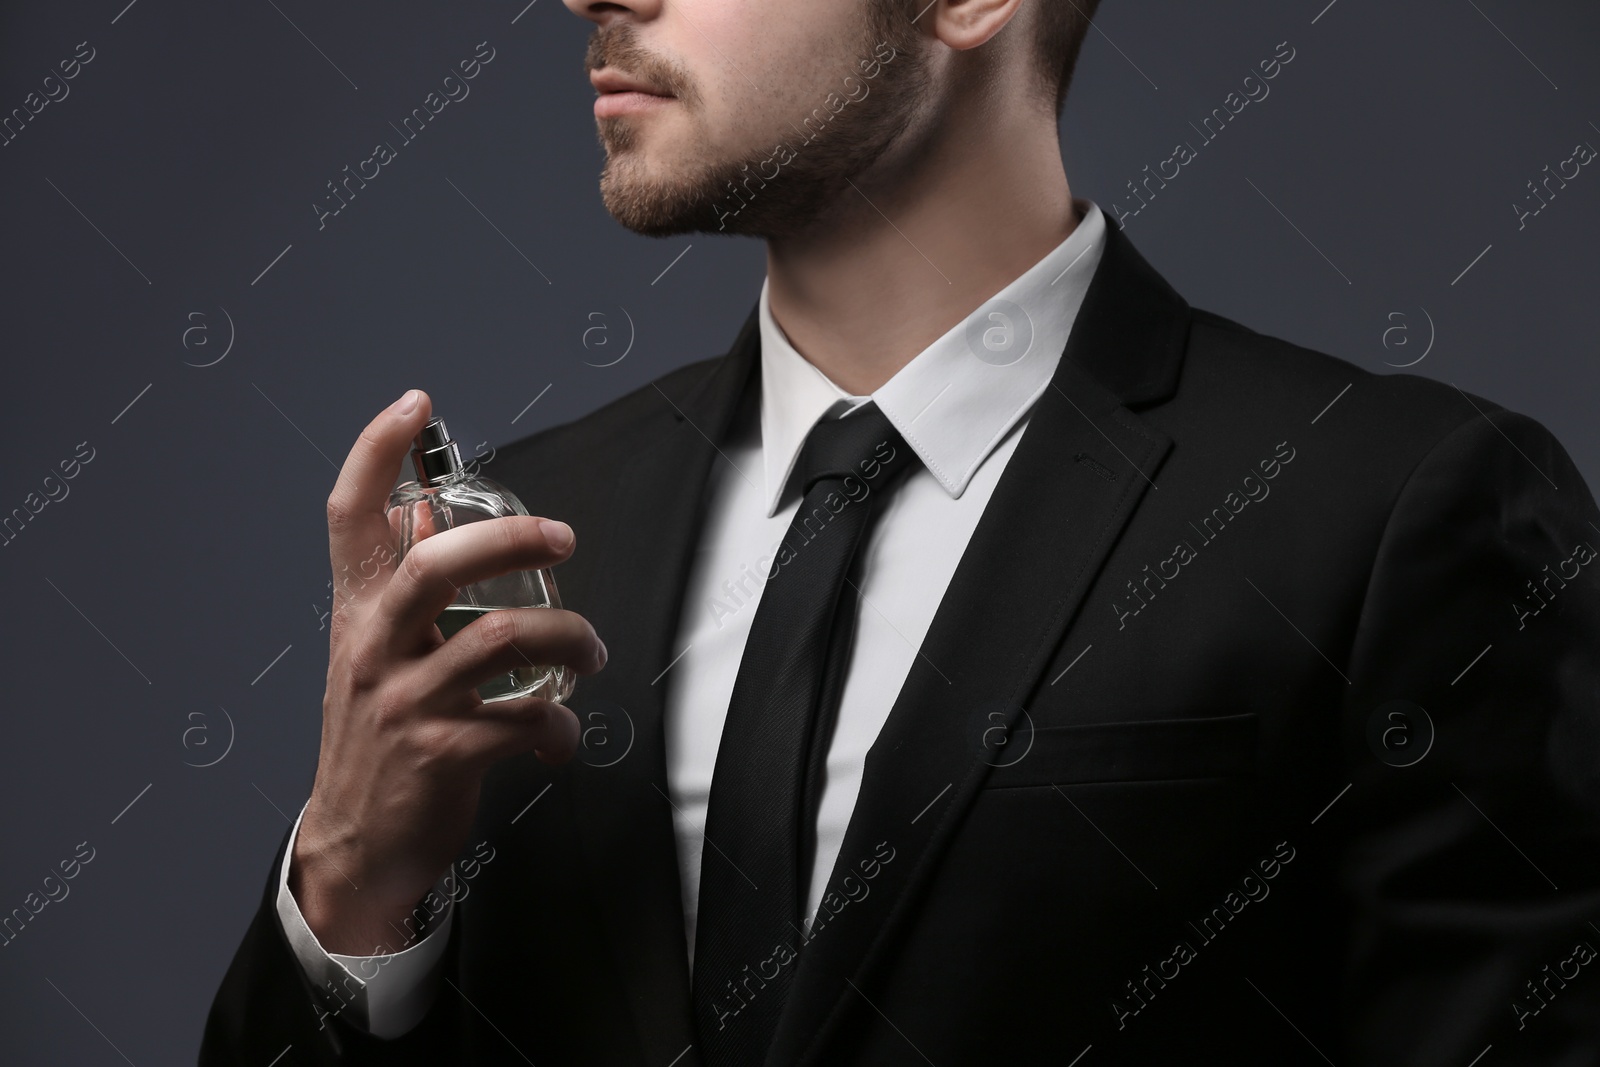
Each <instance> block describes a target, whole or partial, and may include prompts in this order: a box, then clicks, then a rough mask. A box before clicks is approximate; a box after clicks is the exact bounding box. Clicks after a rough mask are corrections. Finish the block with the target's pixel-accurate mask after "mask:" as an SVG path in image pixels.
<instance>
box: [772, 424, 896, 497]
mask: <svg viewBox="0 0 1600 1067" xmlns="http://www.w3.org/2000/svg"><path fill="white" fill-rule="evenodd" d="M915 458H916V453H915V452H913V451H912V450H911V447H910V446H909V445H907V444H906V442H905V439H904V438H902V437H901V436H900V431H899V430H896V429H895V428H894V424H893V423H891V422H890V421H889V417H888V416H887V415H885V414H884V413H883V412H882V411H881V410H880V409H879V407H878V405H877V404H876V403H874V402H873V401H870V400H869V401H867V402H866V403H865V404H862V405H861V406H860V407H858V408H856V409H855V410H854V411H851V412H849V413H848V414H846V415H844V416H843V417H841V418H836V419H825V420H823V421H821V422H818V423H817V424H816V425H815V426H813V427H812V428H811V432H810V433H809V434H807V435H806V443H805V447H804V448H803V449H802V450H801V452H800V462H799V464H798V466H799V468H800V478H801V490H800V491H801V493H802V495H808V494H810V492H811V489H812V487H813V486H815V485H816V484H817V483H818V482H821V481H824V480H827V479H832V480H834V481H838V482H841V483H845V484H844V490H845V495H846V496H849V497H850V498H851V499H854V498H855V496H856V495H857V494H858V493H860V492H861V491H863V490H861V489H858V488H857V485H856V484H855V483H859V485H860V486H863V487H865V489H866V491H870V490H871V489H876V488H882V487H883V486H884V485H886V484H888V483H889V482H890V480H891V479H893V477H894V475H895V474H896V473H898V472H899V471H901V470H902V469H904V468H905V467H906V466H907V465H909V464H910V463H911V461H912V460H914V459H915ZM850 479H854V482H853V483H852V482H850V481H849V480H850Z"/></svg>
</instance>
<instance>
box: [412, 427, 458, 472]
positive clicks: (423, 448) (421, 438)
mask: <svg viewBox="0 0 1600 1067" xmlns="http://www.w3.org/2000/svg"><path fill="white" fill-rule="evenodd" d="M412 446H413V447H412V449H411V465H412V467H414V468H415V469H416V472H417V481H418V482H419V483H420V484H422V485H433V484H434V483H436V482H437V481H438V480H439V479H441V478H445V477H448V476H449V475H452V474H457V473H459V472H460V471H461V448H460V446H459V445H457V444H456V443H455V442H454V441H452V440H451V439H450V431H449V430H447V429H445V425H444V420H443V419H441V418H439V416H437V415H435V416H434V417H433V418H431V419H429V420H428V424H427V425H426V426H424V427H423V428H422V430H421V432H419V433H418V434H417V436H416V440H415V441H413V442H412Z"/></svg>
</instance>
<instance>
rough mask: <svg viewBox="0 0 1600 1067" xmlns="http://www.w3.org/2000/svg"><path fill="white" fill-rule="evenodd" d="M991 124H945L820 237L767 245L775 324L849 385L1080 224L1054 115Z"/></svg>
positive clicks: (967, 310)
mask: <svg viewBox="0 0 1600 1067" xmlns="http://www.w3.org/2000/svg"><path fill="white" fill-rule="evenodd" d="M1012 113H1013V114H1015V113H1016V112H1015V111H1013V112H1012ZM993 120H994V115H993V113H991V114H989V115H987V116H984V115H972V116H970V117H968V118H967V119H966V120H965V121H953V122H950V123H947V124H944V125H943V126H942V127H941V130H940V134H939V136H938V138H937V139H936V140H934V141H933V142H932V143H929V144H927V145H926V146H925V147H926V151H925V152H924V153H922V154H921V155H920V156H919V157H918V158H917V159H915V160H909V161H907V160H900V161H893V160H889V161H886V162H885V164H884V165H880V166H879V167H877V168H875V169H874V171H873V172H872V173H871V174H869V175H864V176H862V177H861V178H858V179H857V180H856V182H855V184H856V187H857V189H859V190H860V191H859V192H857V191H855V190H850V191H847V192H846V194H845V197H846V201H845V202H844V203H841V204H840V205H838V208H837V209H836V210H835V211H833V212H832V213H830V216H829V217H828V218H827V219H826V220H825V221H824V222H823V223H822V224H821V225H819V226H818V227H816V228H815V231H814V232H812V233H808V234H806V235H804V236H803V237H799V238H793V239H784V240H781V241H778V240H770V241H768V243H767V299H768V303H769V305H770V308H771V311H772V316H773V318H774V320H775V321H776V322H777V323H778V325H779V326H780V327H781V328H782V329H783V332H784V334H785V335H786V336H787V337H788V338H789V340H790V342H791V343H792V344H793V345H794V347H795V349H796V350H797V351H798V352H799V353H800V354H801V355H803V356H804V357H805V358H806V360H807V361H809V362H810V363H811V364H812V365H813V366H815V367H816V368H817V369H818V370H820V371H822V373H823V374H825V375H827V376H828V378H829V379H831V380H832V381H833V382H834V383H835V384H837V385H838V386H839V387H840V388H842V389H844V390H846V391H847V392H849V393H851V394H853V395H857V396H865V395H867V394H869V393H871V392H873V391H874V390H875V389H877V388H878V387H879V386H881V385H883V383H885V382H887V381H888V380H889V379H890V378H892V377H893V376H894V375H895V373H896V372H897V371H899V370H900V368H901V367H904V366H905V365H906V364H907V363H909V362H910V361H911V360H912V359H913V358H914V357H915V356H916V355H917V354H918V353H919V352H921V351H922V350H923V349H925V348H927V347H928V346H929V345H930V344H932V343H933V342H934V341H936V340H938V339H939V338H940V337H941V336H943V335H944V334H945V333H946V332H948V331H949V330H950V328H951V327H953V326H955V325H956V324H958V323H959V322H961V320H962V319H964V318H966V317H967V316H968V315H970V314H971V313H972V311H973V310H974V309H975V308H977V307H978V306H979V305H980V304H982V303H983V301H985V300H987V299H988V298H989V297H991V296H993V295H994V294H995V293H997V292H999V291H1000V290H1001V289H1003V288H1005V287H1006V286H1007V285H1009V284H1010V283H1011V282H1013V281H1014V280H1016V278H1018V277H1019V276H1020V275H1021V274H1022V273H1023V272H1025V271H1026V270H1027V269H1028V268H1029V267H1031V266H1033V265H1034V264H1035V263H1037V262H1038V261H1039V260H1041V259H1043V258H1044V256H1045V255H1046V254H1048V253H1049V252H1050V250H1051V249H1053V248H1055V247H1056V246H1057V245H1058V244H1060V243H1061V242H1062V241H1064V240H1066V238H1067V236H1068V235H1069V234H1071V233H1072V231H1073V230H1074V229H1075V228H1076V227H1077V224H1078V221H1079V219H1078V217H1077V214H1076V212H1075V211H1074V210H1073V208H1072V193H1071V190H1070V189H1069V188H1068V185H1067V176H1066V172H1065V170H1064V169H1063V167H1062V165H1061V153H1060V148H1059V144H1058V141H1057V137H1056V131H1055V128H1054V124H1053V122H1052V123H1050V124H1049V125H1048V126H1045V127H1043V128H1040V120H1039V119H1038V118H1036V117H1031V116H1030V117H1029V118H1027V119H1026V120H1020V121H1019V124H1016V125H1012V126H1010V127H999V128H997V127H996V125H995V124H994V122H993Z"/></svg>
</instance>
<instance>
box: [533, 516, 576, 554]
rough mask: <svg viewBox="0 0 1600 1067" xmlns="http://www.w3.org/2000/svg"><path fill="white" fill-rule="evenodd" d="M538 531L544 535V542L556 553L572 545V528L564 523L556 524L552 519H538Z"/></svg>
mask: <svg viewBox="0 0 1600 1067" xmlns="http://www.w3.org/2000/svg"><path fill="white" fill-rule="evenodd" d="M539 529H540V530H541V531H542V532H543V533H544V539H545V541H546V542H548V543H549V545H550V547H551V548H554V549H556V550H557V551H560V550H561V549H564V548H566V547H567V546H569V545H571V544H572V527H570V526H568V525H567V524H566V523H564V522H556V521H555V520H554V519H540V520H539Z"/></svg>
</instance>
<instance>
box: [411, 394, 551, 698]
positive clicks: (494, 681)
mask: <svg viewBox="0 0 1600 1067" xmlns="http://www.w3.org/2000/svg"><path fill="white" fill-rule="evenodd" d="M413 446H414V447H413V448H412V451H411V465H412V467H413V468H414V469H415V471H416V475H417V477H416V480H415V481H410V482H406V483H405V484H403V485H401V486H399V487H398V488H396V489H395V490H394V492H393V493H392V494H390V496H389V509H388V511H389V515H390V519H391V524H392V525H394V526H395V527H396V528H397V534H398V541H399V545H398V548H399V555H400V558H402V559H403V558H405V554H406V553H407V552H409V551H410V550H411V548H412V546H414V545H415V544H416V543H417V542H418V541H421V540H422V539H424V538H426V537H432V536H433V535H434V534H436V533H441V532H443V531H445V530H449V529H453V528H455V527H457V526H465V525H466V524H467V523H469V522H482V521H483V520H485V519H494V518H500V517H501V516H505V515H526V514H528V509H527V508H525V507H523V506H522V501H520V500H518V499H517V497H516V494H514V493H512V492H511V490H509V489H507V488H506V487H505V486H503V485H501V484H500V483H499V482H496V481H494V480H493V479H490V478H485V477H483V476H482V475H481V474H477V473H475V472H474V471H471V470H469V469H467V468H466V467H464V466H463V464H462V462H461V449H460V447H459V446H458V445H457V444H456V442H455V441H453V440H451V439H450V432H449V431H448V430H447V429H445V425H444V420H442V419H440V418H439V417H437V416H435V417H433V418H431V419H429V420H428V424H427V425H426V426H424V427H423V428H422V431H421V432H420V433H418V434H417V437H416V440H415V441H414V442H413ZM396 508H399V509H400V514H399V516H398V522H395V514H394V512H395V509H396ZM560 606H561V597H560V595H559V594H558V593H557V592H556V580H555V576H554V575H553V574H551V573H550V570H549V568H541V569H539V570H530V571H512V572H511V573H509V574H502V575H498V576H496V577H494V578H486V579H484V580H483V581H481V582H473V583H471V584H470V585H464V586H462V587H461V590H460V592H459V594H458V595H457V597H456V602H455V603H454V604H451V605H450V606H449V607H447V608H445V609H444V611H442V612H440V613H439V617H438V618H437V619H436V620H434V621H435V622H436V623H437V624H438V627H439V632H440V633H441V634H443V635H444V636H445V638H446V639H447V640H448V639H449V638H450V637H452V636H454V635H455V634H457V633H459V632H460V631H461V630H462V628H463V627H465V626H466V625H467V624H468V623H470V622H472V620H474V619H477V618H480V617H481V616H483V615H485V614H487V613H489V612H491V611H502V610H504V609H506V608H559V607H560ZM576 681H577V678H576V676H575V675H574V674H573V672H572V670H571V669H570V668H568V667H564V666H554V667H541V666H536V665H534V664H532V663H529V664H526V665H524V666H519V667H516V668H513V669H512V670H510V671H507V672H506V673H505V674H501V675H499V676H497V677H495V678H491V679H490V680H489V681H487V682H484V683H482V684H481V685H479V686H478V696H479V697H481V698H482V700H483V702H484V703H485V704H489V703H493V702H495V701H499V700H511V699H514V698H517V697H525V696H537V697H543V698H544V699H546V700H553V701H557V702H559V701H564V700H566V699H567V698H568V697H570V696H571V695H572V689H573V686H574V684H575V683H576Z"/></svg>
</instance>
